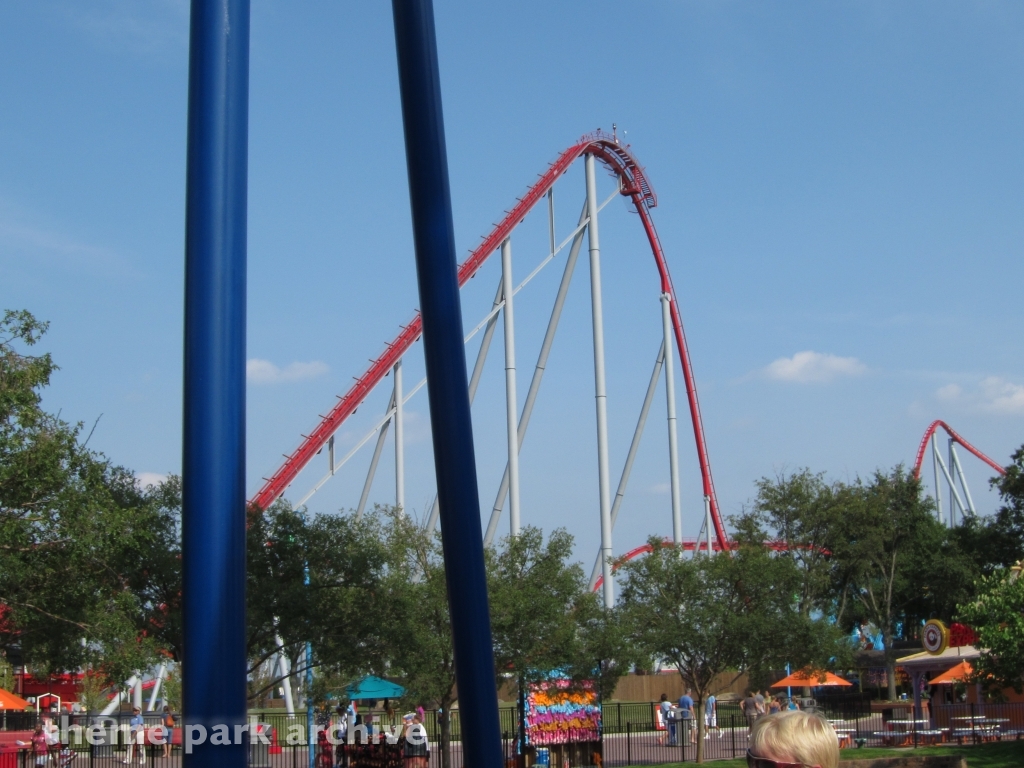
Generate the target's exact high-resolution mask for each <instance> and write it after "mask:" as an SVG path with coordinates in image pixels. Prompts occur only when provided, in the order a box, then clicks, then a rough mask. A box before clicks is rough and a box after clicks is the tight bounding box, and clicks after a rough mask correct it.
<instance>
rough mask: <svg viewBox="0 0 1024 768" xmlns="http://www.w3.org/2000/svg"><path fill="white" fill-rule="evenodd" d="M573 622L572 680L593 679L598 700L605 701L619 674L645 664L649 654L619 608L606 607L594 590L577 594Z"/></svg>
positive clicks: (609, 696) (612, 691)
mask: <svg viewBox="0 0 1024 768" xmlns="http://www.w3.org/2000/svg"><path fill="white" fill-rule="evenodd" d="M575 622H576V634H577V637H576V643H575V645H574V648H573V650H574V653H573V656H574V658H573V659H572V661H571V662H570V663H569V665H568V667H567V671H568V672H569V676H570V677H571V678H572V679H573V680H588V681H590V682H592V683H593V685H594V691H595V693H596V694H597V698H598V701H600V702H606V701H608V700H609V699H611V698H612V696H613V694H614V693H615V687H616V686H617V685H618V682H619V680H620V679H621V678H622V676H623V675H626V674H628V673H629V671H630V669H632V668H633V667H634V666H636V665H644V666H646V664H647V663H648V662H649V660H650V657H649V656H647V655H645V654H644V652H643V650H642V649H641V648H640V647H638V645H637V643H636V641H635V639H634V637H633V636H632V634H631V632H630V629H631V628H630V626H629V623H628V621H627V620H626V617H624V616H623V613H622V611H621V610H620V609H619V608H617V607H616V608H611V609H607V608H605V607H604V604H603V603H602V602H601V599H600V596H599V595H597V594H594V593H592V592H590V593H587V594H585V595H582V596H581V597H580V600H579V603H578V605H577V608H576V616H575Z"/></svg>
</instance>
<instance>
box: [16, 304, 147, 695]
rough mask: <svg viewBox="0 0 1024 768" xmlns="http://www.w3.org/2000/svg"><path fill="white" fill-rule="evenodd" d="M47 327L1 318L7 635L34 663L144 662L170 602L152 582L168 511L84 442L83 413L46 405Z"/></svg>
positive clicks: (114, 669)
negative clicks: (153, 590) (56, 411)
mask: <svg viewBox="0 0 1024 768" xmlns="http://www.w3.org/2000/svg"><path fill="white" fill-rule="evenodd" d="M46 329H47V324H46V323H43V322H40V321H38V320H36V319H35V318H34V317H33V316H32V315H31V314H30V313H29V312H26V311H19V312H15V311H7V312H5V313H4V316H3V319H2V320H0V603H2V604H3V605H5V606H6V613H5V615H4V623H3V632H2V633H0V643H2V645H3V650H4V651H5V653H6V654H7V655H8V656H9V657H10V656H11V654H12V653H13V654H14V655H15V656H18V655H20V657H21V659H22V661H23V662H24V663H26V664H28V665H30V666H33V667H34V668H37V669H40V670H44V671H49V670H54V671H56V670H69V669H77V668H79V667H82V666H93V665H96V664H102V665H103V668H104V670H105V672H106V673H108V674H110V675H111V676H112V677H115V678H120V679H124V678H125V677H127V676H128V675H130V674H131V673H132V672H133V671H135V670H138V669H145V668H147V667H148V666H149V665H150V664H151V663H152V662H153V661H154V660H155V659H156V654H157V652H158V650H159V644H158V643H157V642H156V641H155V640H154V638H153V630H154V628H155V626H156V624H154V622H159V621H160V611H161V607H160V606H159V605H158V604H156V603H155V602H154V601H153V600H152V599H151V596H149V595H147V594H146V591H145V589H143V586H144V582H145V581H146V574H145V569H146V563H147V561H148V560H149V559H150V558H151V557H152V556H153V554H154V552H156V551H158V550H159V549H160V547H161V546H162V537H163V535H164V533H165V532H166V525H165V523H166V521H165V520H164V519H163V517H162V514H161V511H160V510H159V509H158V508H157V507H156V506H155V505H154V504H153V503H152V501H151V499H150V498H149V497H148V495H147V494H146V493H145V492H143V491H142V490H140V488H139V486H138V484H137V482H136V479H135V477H134V475H133V474H132V473H131V472H129V471H128V470H126V469H124V468H122V467H117V466H114V465H113V464H111V463H110V462H109V461H107V460H106V459H105V458H104V457H103V456H101V455H100V454H97V453H95V452H93V451H90V450H88V449H87V447H86V445H85V443H86V442H87V440H86V441H82V440H80V433H81V424H77V425H71V424H68V423H66V422H64V421H62V420H61V419H60V418H58V417H57V416H54V415H51V414H49V413H47V412H46V411H45V410H43V408H42V405H41V398H42V394H41V393H42V391H43V389H45V387H46V386H48V384H49V383H50V378H51V376H52V375H53V373H54V372H55V371H56V370H57V367H56V365H55V364H54V362H53V360H52V359H51V357H50V355H49V354H43V355H36V356H34V355H31V354H28V349H29V348H31V347H33V346H35V345H36V344H37V343H38V341H39V339H40V338H41V337H42V336H43V334H44V333H45V331H46Z"/></svg>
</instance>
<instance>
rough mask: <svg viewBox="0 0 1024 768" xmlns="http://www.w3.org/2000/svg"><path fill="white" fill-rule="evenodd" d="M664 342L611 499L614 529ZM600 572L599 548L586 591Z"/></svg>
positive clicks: (643, 424) (652, 396) (648, 410)
mask: <svg viewBox="0 0 1024 768" xmlns="http://www.w3.org/2000/svg"><path fill="white" fill-rule="evenodd" d="M664 347H665V343H664V342H662V345H661V348H660V349H659V350H658V357H657V359H655V361H654V371H653V372H652V373H651V381H650V383H649V384H648V385H647V394H646V395H644V404H643V407H641V408H640V418H639V419H637V422H636V429H635V430H634V431H633V441H632V442H631V443H630V444H629V452H628V453H627V454H626V463H625V464H624V465H623V467H622V474H621V475H620V476H619V487H618V488H617V489H616V490H615V500H614V501H612V530H615V521H616V520H618V519H619V509H621V508H622V499H623V498H625V496H626V484H627V483H628V482H629V474H630V472H632V471H633V461H634V460H635V459H636V452H637V449H638V448H639V447H640V438H641V437H642V436H643V434H644V426H645V425H646V424H647V414H648V413H649V412H650V410H651V403H652V402H654V391H655V390H656V389H657V388H658V379H660V378H661V366H662V365H663V364H664V362H665V355H664ZM600 573H601V550H598V551H597V557H596V558H595V559H594V569H593V570H592V571H591V572H590V584H589V586H588V587H587V591H588V592H589V591H592V590H593V589H594V586H595V585H596V584H597V577H598V575H599V574H600Z"/></svg>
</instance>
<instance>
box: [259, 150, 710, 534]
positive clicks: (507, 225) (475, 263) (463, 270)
mask: <svg viewBox="0 0 1024 768" xmlns="http://www.w3.org/2000/svg"><path fill="white" fill-rule="evenodd" d="M586 154H592V155H594V156H595V157H596V158H598V159H599V160H601V161H602V162H603V163H604V164H605V165H606V166H607V167H608V169H609V170H610V171H611V172H612V173H613V174H614V175H615V176H616V177H617V179H618V182H619V189H620V191H621V193H622V194H623V195H624V196H626V197H628V198H630V199H631V200H632V201H633V205H634V207H635V209H636V212H637V213H638V214H639V215H640V221H641V223H642V224H643V227H644V232H645V234H646V235H647V240H648V242H649V243H650V246H651V253H652V254H653V256H654V262H655V265H656V266H657V268H658V275H659V278H660V281H661V292H662V293H667V294H669V295H670V296H671V298H672V301H671V311H672V325H673V330H674V333H675V339H676V347H677V348H678V351H679V359H680V362H681V365H682V369H683V380H684V382H685V386H686V397H687V400H688V402H689V406H690V418H691V420H692V423H693V436H694V440H695V442H696V446H697V460H698V461H699V463H700V472H701V479H702V481H703V486H704V495H706V496H708V497H710V499H711V517H712V521H713V525H714V527H715V536H716V537H717V539H718V541H719V542H728V537H727V534H726V532H725V526H724V525H723V523H722V518H721V515H720V513H719V509H718V497H717V496H716V494H715V484H714V481H713V480H712V477H711V464H710V462H709V460H708V453H707V447H706V445H705V441H704V425H703V423H702V421H701V416H700V405H699V403H698V401H697V386H696V383H695V382H694V378H693V371H692V368H691V366H690V355H689V352H688V350H687V346H686V336H685V334H684V333H683V322H682V318H681V317H680V315H679V307H678V302H677V301H676V295H675V289H674V288H673V287H672V277H671V275H670V274H669V271H668V264H667V263H666V262H665V254H664V251H663V250H662V248H661V242H660V240H659V239H658V233H657V231H656V230H655V228H654V221H653V220H652V218H651V213H650V209H651V208H654V207H655V206H657V204H658V200H657V197H656V195H655V194H654V190H653V189H651V186H650V183H649V182H648V180H647V176H646V175H645V173H644V169H643V168H642V167H641V165H640V164H639V163H638V162H637V160H636V158H635V157H634V156H633V154H632V152H630V150H629V147H628V146H623V145H621V144H619V142H618V139H616V138H615V137H614V136H609V135H607V134H605V133H602V132H601V131H597V132H596V133H592V134H589V135H587V136H584V137H583V138H581V139H580V140H579V141H578V142H577V143H576V144H574V145H573V146H571V147H569V148H568V149H566V150H565V151H564V152H562V154H560V155H559V156H558V158H557V159H556V160H555V161H554V162H553V163H552V164H551V165H550V166H549V167H548V169H547V171H545V172H544V173H543V174H541V176H540V179H539V180H538V181H537V182H536V183H535V184H534V185H533V186H532V187H530V189H529V190H527V192H526V194H525V195H523V197H522V198H520V199H519V201H518V202H517V203H516V205H515V206H514V207H513V208H512V210H511V211H510V212H509V213H508V214H507V215H506V216H505V218H503V219H502V220H501V221H500V222H499V223H498V225H497V226H496V227H495V228H494V230H493V231H492V232H491V233H490V234H489V235H487V236H486V237H485V238H484V240H483V242H482V243H481V244H480V245H479V246H478V247H477V248H476V249H475V250H474V251H473V252H472V253H471V254H470V255H469V258H467V259H466V260H465V261H464V262H463V263H462V264H461V266H460V267H459V272H458V275H459V285H460V286H463V285H465V284H466V282H467V281H468V280H469V279H470V278H471V277H473V275H475V274H476V272H477V270H479V269H480V267H481V266H482V265H483V263H484V262H485V261H487V259H488V258H489V257H490V255H491V254H492V253H494V252H495V251H496V250H497V249H498V248H499V247H500V246H501V243H502V242H503V241H504V240H505V239H506V238H507V237H508V236H509V235H510V234H511V232H512V230H513V229H514V228H515V227H516V226H517V225H518V224H519V223H520V222H521V221H522V220H523V219H524V218H525V217H526V214H527V213H529V212H530V210H531V209H532V208H533V207H534V206H535V205H536V204H537V203H538V202H539V201H540V200H541V199H542V198H543V197H544V195H545V194H547V192H548V190H549V189H550V188H551V187H552V185H553V184H554V183H555V181H557V180H558V178H559V177H560V176H561V175H562V174H563V173H565V171H566V170H567V169H568V168H569V166H571V165H572V164H573V162H575V161H576V160H578V159H579V158H580V157H582V156H583V155H586ZM422 330H423V325H422V320H421V318H420V315H419V313H417V314H416V316H415V317H414V318H413V319H412V320H411V321H410V322H409V324H408V325H406V326H405V327H404V328H403V330H402V332H401V333H399V334H398V336H397V337H396V338H395V339H394V341H392V342H391V343H390V344H388V345H387V349H386V350H385V351H384V353H383V354H382V355H381V356H380V357H378V358H377V359H376V360H374V361H373V363H372V364H371V365H370V368H369V370H367V371H366V373H364V374H363V375H362V376H360V377H359V378H358V379H357V380H356V383H355V384H354V385H353V386H352V388H351V389H349V391H348V392H346V393H345V394H344V395H342V396H340V398H339V400H338V402H337V403H336V404H335V405H334V407H333V408H332V409H331V410H330V412H329V413H328V414H327V415H326V416H323V417H322V418H321V420H320V422H319V424H317V426H316V428H315V429H314V430H313V431H312V432H310V433H309V435H308V436H306V437H305V438H304V440H303V441H302V443H301V444H300V445H299V447H298V448H296V449H295V450H294V451H293V452H292V453H291V454H289V455H288V456H287V457H286V459H285V462H284V464H282V465H281V467H280V468H279V469H278V470H277V471H276V472H274V474H273V475H271V476H270V477H269V478H265V480H266V482H265V483H264V485H263V487H262V488H260V490H259V491H258V492H257V493H256V495H255V496H253V498H252V499H251V503H252V504H255V505H257V506H259V507H260V508H263V509H266V508H267V507H268V506H270V504H272V503H273V502H274V500H275V499H277V498H279V497H280V496H281V495H283V494H284V492H285V489H287V488H288V486H289V485H290V484H291V483H292V481H293V480H294V479H295V477H296V476H297V475H298V474H299V472H301V471H302V469H303V468H304V467H305V466H306V464H308V463H309V461H310V460H311V459H312V458H313V456H315V455H316V453H317V452H318V451H319V450H320V449H321V448H322V447H323V446H324V445H325V444H326V443H327V441H328V440H329V439H330V437H331V435H333V434H334V433H335V432H336V431H337V430H338V428H339V427H340V426H341V425H342V424H343V423H344V422H345V420H346V419H347V418H348V417H349V416H351V415H352V414H353V413H354V412H355V410H356V408H358V407H359V405H360V404H361V403H362V402H363V400H365V399H366V397H367V395H369V394H370V392H371V391H372V390H373V389H374V387H376V386H377V384H379V383H380V382H381V381H382V380H383V379H384V377H385V376H386V375H387V374H388V372H389V371H390V370H391V369H392V367H394V365H395V363H397V362H398V361H399V360H400V359H401V357H402V356H403V355H404V354H405V353H406V352H407V351H408V350H409V348H410V347H411V346H412V345H413V344H414V343H415V342H416V340H417V339H418V338H419V337H420V334H421V333H422Z"/></svg>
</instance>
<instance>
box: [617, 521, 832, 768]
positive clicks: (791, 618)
mask: <svg viewBox="0 0 1024 768" xmlns="http://www.w3.org/2000/svg"><path fill="white" fill-rule="evenodd" d="M650 543H651V544H652V546H653V552H652V553H651V554H650V555H648V556H647V557H644V558H642V559H637V560H632V561H630V562H626V563H622V564H621V567H620V569H619V574H620V578H622V580H623V581H622V592H621V598H620V602H621V605H622V609H623V612H624V614H625V616H626V617H627V621H628V622H629V626H630V627H631V628H632V632H633V634H634V637H635V639H636V641H637V644H638V645H639V646H640V647H642V648H644V649H645V650H646V651H647V652H648V653H649V654H651V655H652V656H654V657H656V658H660V659H662V660H664V661H667V662H669V663H671V664H672V665H674V666H675V667H676V669H677V670H678V671H679V675H680V677H681V678H682V680H683V683H684V685H685V686H686V687H688V688H690V690H691V691H692V692H693V693H694V699H695V703H696V709H697V711H696V715H697V728H698V732H697V761H698V762H703V759H704V718H703V716H702V709H703V706H704V701H705V700H706V699H707V697H708V695H709V694H711V693H715V691H713V690H712V684H713V681H714V680H715V677H716V676H717V675H719V674H721V673H724V672H727V671H729V670H734V671H735V672H736V673H737V675H739V674H741V673H743V672H748V671H749V672H751V673H753V674H758V673H763V671H764V670H767V669H770V668H776V669H777V668H779V667H780V666H782V665H784V664H785V663H786V662H790V663H792V664H794V665H795V666H797V667H805V666H806V667H814V668H817V669H823V668H825V667H826V665H828V663H829V661H830V659H831V658H832V657H834V656H835V654H836V652H837V650H838V648H839V646H840V644H841V642H842V641H841V639H840V636H839V633H838V632H837V631H836V629H835V627H833V626H832V625H830V624H829V623H828V622H826V621H815V620H813V619H811V618H810V617H808V616H806V615H804V614H803V613H802V612H801V611H800V609H799V589H800V583H801V578H800V574H799V573H798V572H797V569H796V567H795V565H794V563H793V561H792V560H791V559H789V558H784V557H773V556H772V555H771V553H770V552H769V551H767V550H766V549H765V548H764V547H763V546H760V545H746V546H742V547H740V549H739V551H738V552H733V553H729V552H724V553H719V554H716V555H713V556H711V557H707V556H698V557H693V558H686V557H684V556H683V553H682V552H681V551H679V550H677V549H676V548H674V547H664V548H663V547H662V546H661V540H660V539H659V538H657V537H654V538H652V539H651V540H650Z"/></svg>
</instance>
